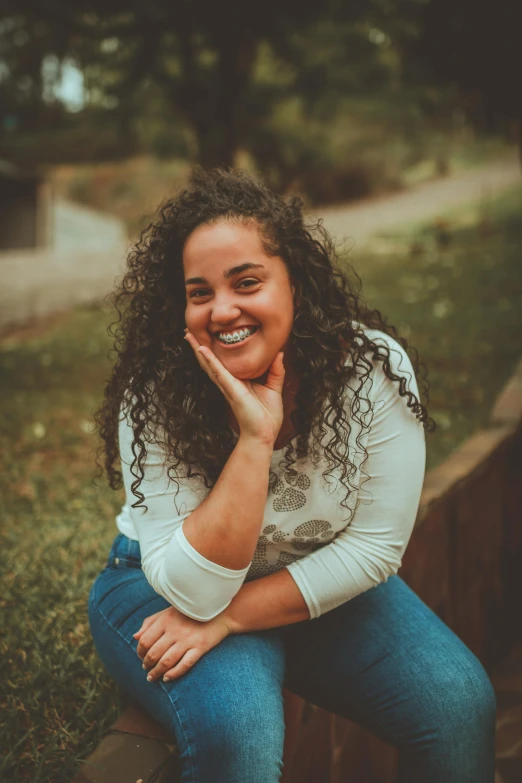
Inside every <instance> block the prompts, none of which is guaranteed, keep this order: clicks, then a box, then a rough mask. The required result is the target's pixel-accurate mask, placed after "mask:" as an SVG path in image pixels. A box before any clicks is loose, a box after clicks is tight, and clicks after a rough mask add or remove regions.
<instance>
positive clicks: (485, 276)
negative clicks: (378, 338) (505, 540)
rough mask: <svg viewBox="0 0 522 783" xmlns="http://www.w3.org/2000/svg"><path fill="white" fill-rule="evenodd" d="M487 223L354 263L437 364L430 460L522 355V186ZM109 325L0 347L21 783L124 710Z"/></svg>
mask: <svg viewBox="0 0 522 783" xmlns="http://www.w3.org/2000/svg"><path fill="white" fill-rule="evenodd" d="M479 217H480V221H479V222H478V223H477V221H473V220H469V219H468V218H466V219H464V218H462V216H459V215H453V216H452V217H450V218H448V225H447V226H445V227H442V228H440V227H439V228H438V229H434V228H433V227H430V226H427V227H422V228H416V229H415V231H414V232H412V231H411V230H409V231H408V232H406V233H405V234H404V235H403V236H397V237H394V238H389V239H387V240H386V241H387V242H388V243H389V251H388V252H385V253H383V252H380V253H376V252H375V253H371V254H370V253H368V254H367V255H365V256H364V257H362V256H360V257H356V256H354V257H353V258H352V259H351V261H352V262H353V263H354V265H355V267H356V269H357V270H358V272H359V273H360V274H361V276H362V278H363V281H364V289H365V292H366V296H367V299H368V300H369V302H370V303H371V304H372V305H374V306H378V307H380V308H381V309H382V310H383V312H385V313H386V314H387V315H388V316H389V320H390V322H392V323H395V324H398V325H400V326H401V327H402V328H403V330H404V331H405V332H406V333H407V336H408V337H409V339H410V340H411V342H412V344H413V345H415V346H416V347H417V348H418V349H419V351H420V352H421V354H422V356H423V358H424V360H425V362H426V364H427V365H428V368H429V371H430V378H431V386H432V405H431V412H432V415H433V416H434V417H435V419H436V420H437V423H438V425H439V429H438V431H437V433H436V434H434V435H433V436H430V437H429V439H428V443H429V445H428V450H429V464H430V465H434V464H436V463H437V462H438V461H440V460H441V459H442V458H443V457H444V456H445V455H447V454H448V453H449V452H450V451H451V450H452V449H453V448H454V447H455V446H456V445H458V443H459V442H461V441H462V440H463V439H464V438H466V437H467V436H468V435H470V434H471V433H472V432H473V431H475V430H476V429H477V428H479V427H481V426H482V425H484V424H485V423H486V422H487V419H488V415H489V411H490V408H491V405H492V403H493V400H494V398H495V396H496V394H497V393H498V392H499V391H500V389H501V387H502V385H503V384H504V382H505V381H506V380H507V378H508V377H509V375H510V373H511V372H512V371H513V369H514V367H515V364H516V362H517V360H518V359H519V357H520V356H521V355H522V329H521V328H520V327H521V317H520V306H519V305H520V295H521V293H522V263H521V261H522V191H520V190H518V191H514V192H512V193H509V194H506V196H504V197H503V198H502V199H499V200H498V201H496V202H495V203H494V204H491V205H489V207H488V214H487V215H484V214H481V215H480V216H479ZM437 231H438V232H439V234H440V233H441V232H442V233H443V234H445V235H446V234H447V236H445V235H444V236H442V237H441V238H440V242H437V240H436V238H435V235H436V233H437ZM444 240H446V242H447V246H443V245H444ZM106 322H107V315H106V313H104V312H103V311H101V310H98V309H91V310H89V309H80V310H76V311H74V312H72V313H71V314H70V315H69V316H67V317H66V318H64V319H63V320H61V321H59V322H57V323H56V324H55V325H54V326H53V327H52V328H49V329H47V330H46V331H45V332H44V333H43V334H41V335H40V336H38V337H32V338H30V339H25V340H24V341H16V340H11V341H9V340H7V341H4V343H3V345H2V347H1V351H0V375H1V383H2V389H3V404H2V408H1V413H0V416H1V420H0V427H1V429H0V438H1V457H0V459H1V466H0V467H1V475H2V483H3V488H2V492H1V493H0V504H1V510H0V513H1V519H2V523H3V524H2V530H1V545H2V553H3V557H2V592H1V596H0V606H1V627H2V634H1V635H0V661H1V666H2V671H1V679H0V681H1V686H0V689H1V690H0V747H1V748H2V751H4V753H3V758H2V760H1V761H0V779H2V780H9V781H10V782H11V783H22V781H23V783H29V782H30V783H40V781H42V782H43V781H51V782H52V783H65V781H68V780H69V779H70V777H71V776H72V774H73V772H74V771H75V769H76V768H77V766H78V762H79V761H80V760H82V759H85V758H86V757H87V755H88V754H89V752H90V751H91V750H92V748H93V747H94V745H95V744H96V743H97V741H98V740H99V738H100V736H101V733H102V732H103V731H104V730H105V729H106V728H107V727H108V726H109V725H110V724H111V722H112V721H113V720H114V718H115V716H116V714H117V712H118V710H119V709H120V708H121V705H122V697H121V695H120V694H119V693H118V691H117V689H116V687H115V686H114V685H113V684H112V683H111V682H110V680H109V678H108V677H107V676H106V675H105V674H104V672H103V670H102V667H101V665H100V664H99V663H98V661H97V659H96V655H95V652H94V649H93V645H92V643H91V640H90V636H89V629H88V624H87V613H86V603H87V594H88V591H89V587H90V585H91V583H92V581H93V580H94V577H95V575H96V573H97V572H98V570H99V569H100V568H101V567H102V566H103V564H104V560H105V558H106V556H107V553H108V548H109V545H110V542H111V541H112V539H113V537H114V535H115V532H116V530H115V525H114V515H115V513H116V512H117V510H118V505H119V502H120V501H121V496H118V494H117V493H113V492H111V491H109V490H108V489H107V488H106V487H105V485H104V483H103V481H100V482H99V483H98V484H96V483H95V482H94V480H93V475H94V471H93V464H94V451H95V446H96V436H95V435H93V434H92V414H93V410H94V408H95V406H96V405H97V403H98V401H99V399H100V395H101V391H102V388H103V382H104V379H105V378H106V376H107V374H108V371H109V363H108V360H107V359H106V353H107V349H108V341H107V338H106V335H105V324H106Z"/></svg>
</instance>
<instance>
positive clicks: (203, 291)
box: [190, 278, 259, 299]
mask: <svg viewBox="0 0 522 783" xmlns="http://www.w3.org/2000/svg"><path fill="white" fill-rule="evenodd" d="M258 283H259V280H253V279H252V278H249V279H248V280H240V281H239V283H238V284H237V287H238V288H239V287H240V286H244V287H245V288H251V286H253V285H257V284H258ZM210 293H211V292H210V289H209V288H196V289H195V290H194V291H192V292H191V294H190V299H202V298H203V297H205V296H209V294H210Z"/></svg>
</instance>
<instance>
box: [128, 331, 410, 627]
mask: <svg viewBox="0 0 522 783" xmlns="http://www.w3.org/2000/svg"><path fill="white" fill-rule="evenodd" d="M360 328H361V329H363V330H364V332H365V333H366V334H367V336H368V337H370V339H372V340H373V341H375V342H377V343H379V342H380V343H381V344H384V345H387V346H388V347H389V348H390V366H391V369H392V371H393V372H394V373H395V374H397V375H400V376H403V377H404V378H406V380H407V388H409V389H410V390H411V391H412V392H413V393H414V394H415V395H416V396H417V398H418V388H417V383H416V380H415V376H414V373H413V368H412V365H411V362H410V360H409V357H408V355H407V354H406V352H405V351H404V349H403V348H402V347H401V346H400V345H399V343H397V342H396V341H395V340H394V339H393V338H391V337H389V336H388V335H386V334H384V333H383V332H380V331H377V330H371V329H368V328H366V327H363V326H361V327H360ZM368 358H369V360H370V362H371V364H372V370H371V372H370V374H369V376H368V378H367V379H366V380H365V381H364V385H363V387H362V389H360V390H359V397H360V399H359V406H360V410H359V412H358V414H357V415H355V416H352V413H353V411H352V403H353V401H354V394H353V391H352V389H353V388H357V387H358V385H359V381H358V380H357V378H358V377H359V376H356V377H355V378H354V379H353V381H351V382H350V388H348V389H346V390H345V410H346V412H347V417H348V419H349V423H350V432H346V433H345V434H346V438H345V443H346V453H347V455H348V459H349V461H350V462H351V463H352V464H353V465H354V466H355V468H356V471H355V473H354V475H353V476H352V477H351V478H350V488H351V490H352V491H351V493H350V496H349V498H348V500H347V505H348V508H346V507H345V506H342V505H341V501H342V500H343V499H344V498H345V495H346V489H345V487H344V486H343V485H342V484H341V482H340V481H339V480H338V479H337V478H336V476H337V475H340V473H336V472H335V471H334V472H333V474H332V475H330V476H327V477H326V480H325V479H323V477H322V473H323V471H324V470H325V467H326V462H324V463H323V462H322V461H321V463H320V464H319V465H318V467H314V466H313V465H312V462H311V460H308V459H306V460H301V461H298V462H297V463H296V464H295V465H293V466H292V467H293V470H285V468H284V466H283V464H282V462H283V459H282V458H283V454H284V449H280V450H274V452H273V455H272V463H271V467H270V483H269V491H268V496H267V500H266V506H265V513H264V520H263V525H262V528H261V531H260V536H259V540H258V543H257V548H256V551H255V553H254V557H253V560H252V562H251V564H250V565H249V566H247V567H246V568H243V569H240V570H233V569H230V568H226V567H224V566H222V565H219V564H217V563H214V562H213V561H210V560H207V559H206V558H205V557H203V556H202V555H201V554H200V553H199V552H198V551H197V550H196V549H195V548H194V547H193V546H192V545H191V544H189V542H188V541H187V539H186V538H185V535H184V533H183V522H184V520H185V519H186V518H187V517H188V516H189V515H190V514H191V513H192V512H193V511H194V509H195V508H197V506H198V505H199V504H200V503H201V502H202V501H203V500H204V498H205V497H206V496H207V494H208V493H209V492H211V490H209V489H206V488H205V486H204V484H203V481H202V480H201V479H200V478H191V479H187V478H186V477H183V474H180V476H179V477H178V479H177V480H178V482H179V492H178V494H176V490H177V485H176V482H174V481H172V480H171V479H169V477H168V476H167V471H166V468H165V464H166V462H167V457H166V454H165V451H164V449H163V447H162V446H160V445H159V444H157V443H155V444H147V457H146V461H145V465H144V470H145V476H144V479H143V481H142V483H141V486H140V491H141V492H142V493H143V495H144V496H145V500H144V501H143V502H144V504H145V505H146V506H147V510H145V509H144V508H142V507H141V508H132V507H131V504H132V503H134V502H135V500H136V498H135V496H134V495H133V494H132V491H131V484H132V482H133V481H134V480H135V476H134V475H133V474H132V473H131V469H130V465H131V463H132V461H133V455H132V442H133V430H132V425H131V423H130V422H129V420H128V419H127V418H126V417H125V416H124V415H122V416H121V418H120V425H119V441H120V454H121V462H122V471H123V479H124V485H125V492H126V502H125V505H124V506H123V508H122V510H121V513H120V514H119V515H118V516H117V518H116V522H117V526H118V529H119V530H120V532H122V533H124V534H125V535H126V536H128V537H129V538H131V539H134V540H138V541H139V544H140V549H141V555H142V568H143V571H144V573H145V576H146V577H147V579H148V581H149V582H150V584H151V585H152V587H153V588H154V589H155V590H156V592H157V593H159V594H160V595H162V596H164V597H165V598H166V599H167V601H168V602H169V603H171V604H172V605H173V606H175V607H176V608H177V609H179V611H181V612H182V613H183V614H185V615H187V616H188V617H192V618H193V619H196V620H201V621H207V620H210V619H212V618H213V617H215V616H216V615H218V614H219V613H220V612H221V611H223V610H224V609H225V608H226V607H227V606H228V605H229V603H230V602H231V601H232V599H233V597H234V596H235V595H236V593H237V592H238V591H239V590H240V588H241V586H242V584H243V582H244V581H249V580H250V579H254V578H258V577H262V576H265V575H267V574H270V573H273V572H275V571H277V570H279V569H280V568H287V569H288V571H289V572H290V574H291V575H292V577H293V579H294V580H295V582H296V584H297V586H298V588H299V590H300V591H301V593H302V595H303V598H304V600H305V602H306V604H307V606H308V609H309V611H310V616H311V618H315V617H319V616H320V615H321V614H324V613H325V612H328V611H330V610H331V609H334V608H335V607H336V606H339V605H340V604H342V603H344V602H345V601H349V600H350V599H351V598H354V597H355V596H356V595H358V594H359V593H362V592H364V591H366V590H368V589H369V588H371V587H374V586H376V585H378V584H379V583H381V582H383V581H385V580H386V579H387V578H388V577H389V576H391V575H392V574H395V573H397V571H398V569H399V567H400V565H401V558H402V555H403V553H404V551H405V549H406V546H407V544H408V541H409V539H410V536H411V533H412V530H413V525H414V522H415V517H416V513H417V508H418V504H419V499H420V494H421V489H422V483H423V477H424V467H425V440H424V429H423V426H422V424H421V423H420V422H419V421H418V419H417V418H416V417H415V415H414V414H413V412H412V411H411V409H409V408H408V407H407V404H406V399H405V398H404V397H402V396H400V395H399V385H398V383H397V382H396V381H391V380H389V378H388V377H387V376H386V375H385V373H384V371H383V369H382V363H381V362H380V361H378V360H377V361H375V362H374V361H372V360H371V358H370V356H368ZM365 399H366V400H367V401H366V402H365ZM358 420H360V421H358ZM328 440H329V437H327V438H326V439H323V441H322V443H327V442H328ZM365 451H366V452H367V459H366V461H363V459H364V452H365ZM361 463H362V469H361ZM237 481H238V482H240V481H241V476H240V475H238V477H237Z"/></svg>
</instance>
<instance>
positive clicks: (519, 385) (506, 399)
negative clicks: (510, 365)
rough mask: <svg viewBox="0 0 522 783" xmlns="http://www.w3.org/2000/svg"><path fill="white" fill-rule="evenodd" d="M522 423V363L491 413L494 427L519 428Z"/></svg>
mask: <svg viewBox="0 0 522 783" xmlns="http://www.w3.org/2000/svg"><path fill="white" fill-rule="evenodd" d="M521 421H522V361H520V362H519V364H518V365H517V368H516V370H515V372H514V373H513V375H512V376H511V378H510V379H509V381H508V382H507V383H506V385H505V386H504V388H503V390H502V391H501V393H500V394H499V396H498V397H497V399H496V401H495V405H494V406H493V410H492V413H491V423H492V424H494V425H505V424H508V425H510V426H512V427H518V425H519V424H520V422H521Z"/></svg>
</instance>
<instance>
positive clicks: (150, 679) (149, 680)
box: [147, 674, 154, 682]
mask: <svg viewBox="0 0 522 783" xmlns="http://www.w3.org/2000/svg"><path fill="white" fill-rule="evenodd" d="M153 679H154V677H153V676H152V674H149V676H148V677H147V682H152V680H153Z"/></svg>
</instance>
